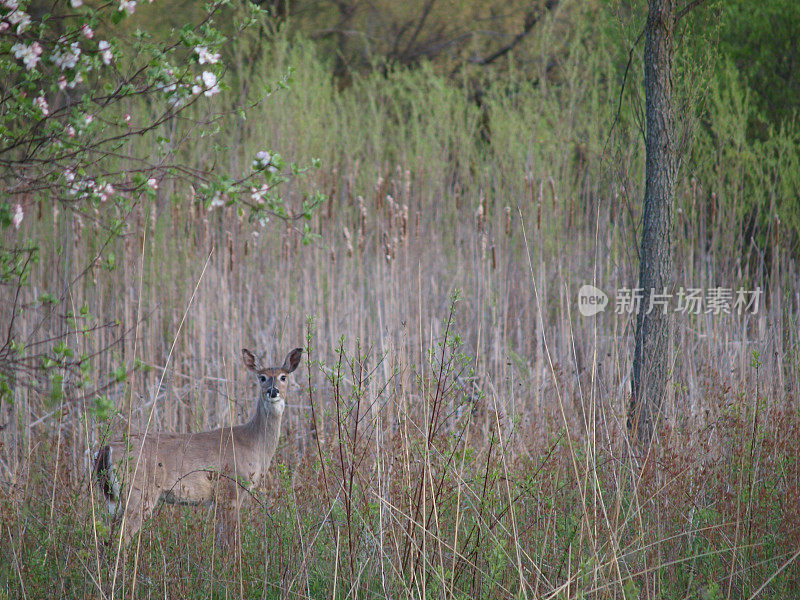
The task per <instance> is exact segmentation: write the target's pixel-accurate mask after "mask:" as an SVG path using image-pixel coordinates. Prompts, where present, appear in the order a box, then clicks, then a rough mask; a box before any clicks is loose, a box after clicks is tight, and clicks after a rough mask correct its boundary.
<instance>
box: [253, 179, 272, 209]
mask: <svg viewBox="0 0 800 600" xmlns="http://www.w3.org/2000/svg"><path fill="white" fill-rule="evenodd" d="M250 192H251V194H250V199H251V200H252V201H253V202H255V203H256V204H263V203H264V196H266V194H267V192H269V186H268V185H267V184H266V183H265V184H263V185H262V186H261V187H260V188H250Z"/></svg>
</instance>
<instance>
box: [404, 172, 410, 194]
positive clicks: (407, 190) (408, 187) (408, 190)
mask: <svg viewBox="0 0 800 600" xmlns="http://www.w3.org/2000/svg"><path fill="white" fill-rule="evenodd" d="M405 192H406V196H405V197H406V200H408V199H409V198H410V197H411V170H410V169H406V189H405Z"/></svg>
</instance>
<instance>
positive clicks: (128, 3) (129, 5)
mask: <svg viewBox="0 0 800 600" xmlns="http://www.w3.org/2000/svg"><path fill="white" fill-rule="evenodd" d="M134 10H136V0H120V3H119V12H126V13H128V14H129V15H132V14H133V11H134Z"/></svg>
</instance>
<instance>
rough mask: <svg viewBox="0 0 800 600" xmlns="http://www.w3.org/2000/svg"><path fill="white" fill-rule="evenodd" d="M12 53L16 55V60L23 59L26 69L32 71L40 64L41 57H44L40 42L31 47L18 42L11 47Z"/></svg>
mask: <svg viewBox="0 0 800 600" xmlns="http://www.w3.org/2000/svg"><path fill="white" fill-rule="evenodd" d="M11 51H12V52H13V53H14V58H21V59H22V62H23V63H25V68H26V69H27V70H28V71H30V70H31V69H33V68H34V67H35V66H36V63H38V62H39V57H40V56H41V55H42V46H41V45H40V44H39V42H33V43H32V44H31V45H30V46H26V45H25V44H21V43H20V42H17V43H16V44H14V45H13V46H11Z"/></svg>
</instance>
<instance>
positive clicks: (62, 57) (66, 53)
mask: <svg viewBox="0 0 800 600" xmlns="http://www.w3.org/2000/svg"><path fill="white" fill-rule="evenodd" d="M80 55H81V48H80V46H79V44H78V42H72V43H71V44H70V45H69V46H57V47H56V49H55V52H53V54H52V56H51V57H50V60H51V61H53V63H55V65H56V66H57V67H58V68H59V69H61V70H62V71H63V70H64V69H74V68H75V67H76V66H77V64H78V58H79V57H80Z"/></svg>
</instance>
